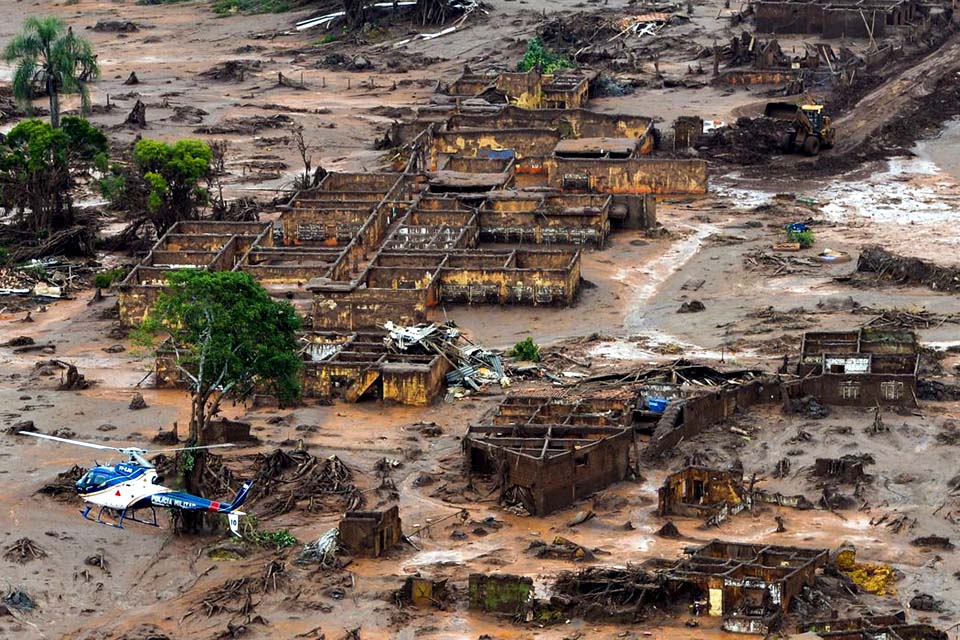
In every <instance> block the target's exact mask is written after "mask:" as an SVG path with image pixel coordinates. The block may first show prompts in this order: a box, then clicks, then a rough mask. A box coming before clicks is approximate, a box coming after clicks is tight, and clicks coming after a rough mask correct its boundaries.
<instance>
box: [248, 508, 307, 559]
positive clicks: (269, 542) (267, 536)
mask: <svg viewBox="0 0 960 640" xmlns="http://www.w3.org/2000/svg"><path fill="white" fill-rule="evenodd" d="M243 539H244V540H245V541H246V542H248V543H250V544H255V545H257V546H260V547H273V548H274V549H276V550H277V551H280V550H281V549H286V548H288V547H292V546H294V545H296V544H297V539H296V538H295V537H293V534H292V533H290V532H289V531H288V530H286V529H280V530H279V531H261V530H260V521H259V520H258V519H257V518H256V517H255V516H247V518H246V521H245V522H244V527H243Z"/></svg>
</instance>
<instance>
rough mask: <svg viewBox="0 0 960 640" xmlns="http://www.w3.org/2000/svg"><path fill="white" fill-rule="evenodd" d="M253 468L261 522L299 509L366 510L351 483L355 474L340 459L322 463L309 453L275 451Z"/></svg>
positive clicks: (260, 457)
mask: <svg viewBox="0 0 960 640" xmlns="http://www.w3.org/2000/svg"><path fill="white" fill-rule="evenodd" d="M253 468H254V475H253V488H252V490H251V495H250V499H251V501H253V502H255V503H256V504H257V514H258V515H259V516H260V517H261V518H271V517H274V516H278V515H281V514H284V513H288V512H290V511H293V510H294V509H296V508H298V507H299V508H301V509H305V510H306V511H320V510H328V509H329V510H333V509H336V510H340V511H352V510H355V509H359V508H360V507H362V506H363V494H362V493H361V492H360V490H359V489H358V488H357V486H356V485H355V484H353V482H352V481H351V478H352V476H353V472H352V471H351V470H350V468H349V467H347V465H346V464H344V463H343V461H341V460H340V458H338V457H337V456H330V457H329V458H325V459H322V460H321V459H319V458H317V457H315V456H313V455H310V454H309V453H307V452H306V451H301V450H294V451H284V450H282V449H274V450H273V451H272V452H271V453H269V454H267V455H264V454H257V455H256V456H255V458H254V462H253ZM331 500H332V501H333V503H332V504H331ZM301 503H303V504H302V505H301Z"/></svg>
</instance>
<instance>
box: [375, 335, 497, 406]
mask: <svg viewBox="0 0 960 640" xmlns="http://www.w3.org/2000/svg"><path fill="white" fill-rule="evenodd" d="M383 328H384V329H386V330H387V336H386V337H385V338H384V339H383V342H384V345H385V346H386V348H387V351H388V352H390V353H404V354H412V353H413V354H415V353H422V354H434V353H437V354H440V355H441V356H442V357H443V358H444V359H445V360H446V361H447V362H449V363H450V364H451V365H452V367H453V371H451V372H450V373H448V374H447V384H448V385H449V386H451V387H460V388H461V389H464V390H466V389H470V390H473V391H479V390H480V389H481V388H483V387H484V386H486V385H488V384H491V383H495V384H499V385H500V386H502V387H506V386H509V385H510V378H509V377H507V375H506V372H505V369H504V365H503V359H502V358H501V357H500V356H499V355H498V354H496V353H493V352H492V351H488V350H487V349H484V348H483V347H480V346H478V345H475V344H473V343H471V342H470V341H469V340H467V339H466V338H465V337H464V336H463V334H462V333H461V332H460V330H459V329H458V328H457V327H455V326H453V325H452V324H446V325H438V324H436V323H432V324H420V325H415V326H412V327H401V326H397V325H395V324H393V323H392V322H388V323H386V324H385V325H384V326H383ZM454 392H455V390H454Z"/></svg>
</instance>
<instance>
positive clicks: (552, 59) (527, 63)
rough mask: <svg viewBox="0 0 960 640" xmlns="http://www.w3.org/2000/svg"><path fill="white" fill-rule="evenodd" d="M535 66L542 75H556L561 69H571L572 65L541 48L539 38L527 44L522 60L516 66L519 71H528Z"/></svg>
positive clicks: (541, 44)
mask: <svg viewBox="0 0 960 640" xmlns="http://www.w3.org/2000/svg"><path fill="white" fill-rule="evenodd" d="M537 65H539V66H540V70H541V71H542V72H543V73H547V74H550V73H556V72H557V71H559V70H561V69H572V68H573V64H572V63H571V62H570V61H569V60H567V59H566V58H565V57H563V56H561V55H559V54H557V53H556V52H554V51H552V50H550V49H548V48H547V47H545V46H543V41H542V40H540V38H534V39H533V40H530V41H529V42H527V51H526V53H524V54H523V60H521V61H520V64H519V65H517V68H518V69H519V70H520V71H530V69H533V68H534V67H536V66H537Z"/></svg>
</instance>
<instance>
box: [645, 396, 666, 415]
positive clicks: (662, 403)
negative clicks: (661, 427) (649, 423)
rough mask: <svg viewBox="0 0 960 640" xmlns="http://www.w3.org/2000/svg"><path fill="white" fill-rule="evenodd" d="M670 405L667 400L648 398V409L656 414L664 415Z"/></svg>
mask: <svg viewBox="0 0 960 640" xmlns="http://www.w3.org/2000/svg"><path fill="white" fill-rule="evenodd" d="M668 403H669V400H667V399H666V398H647V408H648V409H650V411H653V412H654V413H663V412H664V411H665V410H666V408H667V404H668Z"/></svg>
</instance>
